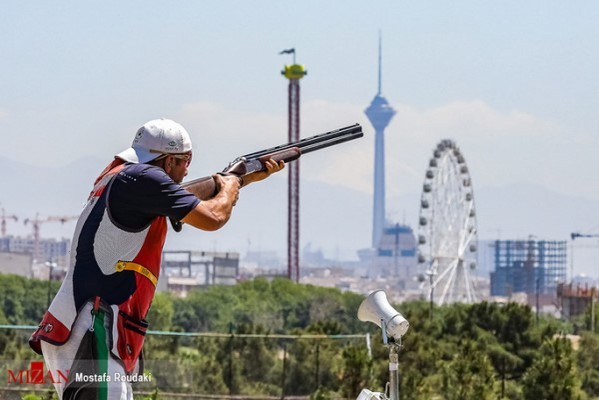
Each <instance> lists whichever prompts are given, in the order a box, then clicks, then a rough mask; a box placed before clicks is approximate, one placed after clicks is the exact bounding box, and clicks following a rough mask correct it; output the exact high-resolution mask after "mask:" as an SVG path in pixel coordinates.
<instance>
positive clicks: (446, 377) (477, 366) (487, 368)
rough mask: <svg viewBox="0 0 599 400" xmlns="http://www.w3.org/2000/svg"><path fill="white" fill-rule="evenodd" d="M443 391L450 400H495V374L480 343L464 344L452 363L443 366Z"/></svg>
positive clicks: (444, 395) (465, 342)
mask: <svg viewBox="0 0 599 400" xmlns="http://www.w3.org/2000/svg"><path fill="white" fill-rule="evenodd" d="M441 368H442V370H441V376H442V386H441V388H442V390H441V393H439V394H440V395H442V396H443V398H445V399H447V400H486V399H489V400H490V399H495V398H496V396H495V394H494V393H493V387H494V385H495V371H494V369H493V366H492V365H491V361H490V360H489V358H488V357H487V356H486V354H484V353H483V352H482V351H481V349H480V348H478V347H477V345H476V343H475V342H473V341H471V340H466V341H464V343H463V345H462V346H460V349H459V352H458V353H456V354H455V355H454V356H453V358H452V359H451V361H449V362H442V364H441Z"/></svg>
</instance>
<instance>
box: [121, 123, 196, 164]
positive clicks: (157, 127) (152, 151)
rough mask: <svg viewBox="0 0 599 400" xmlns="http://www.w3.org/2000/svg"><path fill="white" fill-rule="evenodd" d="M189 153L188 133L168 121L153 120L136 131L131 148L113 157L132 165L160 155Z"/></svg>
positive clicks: (189, 139) (178, 125)
mask: <svg viewBox="0 0 599 400" xmlns="http://www.w3.org/2000/svg"><path fill="white" fill-rule="evenodd" d="M189 151H191V138H190V137H189V133H187V131H186V130H185V128H183V127H182V126H181V125H180V124H178V123H176V122H175V121H173V120H170V119H165V118H161V119H154V120H152V121H148V122H146V123H145V124H144V125H143V126H142V127H141V128H139V129H138V130H137V133H136V134H135V139H133V143H132V144H131V147H130V148H128V149H127V150H124V151H121V152H120V153H119V154H117V155H116V156H115V157H118V158H121V159H123V160H125V161H128V162H132V163H140V164H143V163H147V162H148V161H152V160H153V159H155V158H157V157H159V156H160V155H161V154H181V153H187V152H189Z"/></svg>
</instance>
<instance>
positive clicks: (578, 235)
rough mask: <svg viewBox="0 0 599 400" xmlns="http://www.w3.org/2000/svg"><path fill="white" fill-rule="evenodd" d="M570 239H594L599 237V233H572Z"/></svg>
mask: <svg viewBox="0 0 599 400" xmlns="http://www.w3.org/2000/svg"><path fill="white" fill-rule="evenodd" d="M570 237H571V238H572V240H575V239H576V238H594V237H599V233H578V232H572V233H571V234H570Z"/></svg>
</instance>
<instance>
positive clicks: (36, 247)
mask: <svg viewBox="0 0 599 400" xmlns="http://www.w3.org/2000/svg"><path fill="white" fill-rule="evenodd" d="M77 218H79V216H78V215H63V216H49V217H46V218H41V219H40V217H39V213H36V214H35V218H34V219H30V218H26V219H25V220H24V221H23V224H25V225H27V224H31V225H32V226H33V258H34V259H35V260H36V261H39V256H40V227H41V225H42V224H45V223H46V222H60V223H61V224H64V223H65V222H68V221H72V220H74V219H77Z"/></svg>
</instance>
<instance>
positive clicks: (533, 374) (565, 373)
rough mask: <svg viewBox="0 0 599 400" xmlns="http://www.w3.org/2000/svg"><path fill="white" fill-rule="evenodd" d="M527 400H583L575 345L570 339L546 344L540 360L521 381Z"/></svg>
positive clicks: (543, 346)
mask: <svg viewBox="0 0 599 400" xmlns="http://www.w3.org/2000/svg"><path fill="white" fill-rule="evenodd" d="M522 384H523V393H524V398H525V399H526V400H539V399H544V400H570V399H572V400H573V399H584V398H586V396H585V395H584V392H582V390H581V389H580V387H581V382H580V379H579V377H578V370H577V368H576V363H575V362H574V356H573V352H572V345H571V343H570V341H569V340H568V339H565V338H555V339H552V340H547V341H545V342H544V343H543V345H542V346H541V349H540V356H539V357H538V358H536V359H535V360H534V361H533V363H532V365H531V367H530V368H529V369H528V370H527V371H526V373H525V374H524V376H523V377H522Z"/></svg>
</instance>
